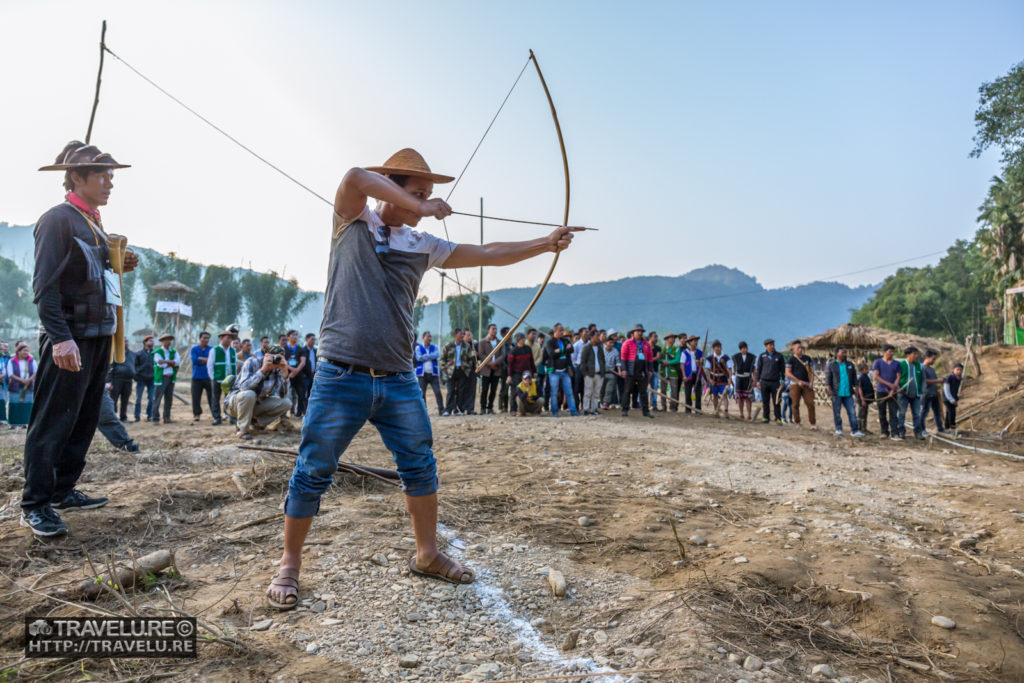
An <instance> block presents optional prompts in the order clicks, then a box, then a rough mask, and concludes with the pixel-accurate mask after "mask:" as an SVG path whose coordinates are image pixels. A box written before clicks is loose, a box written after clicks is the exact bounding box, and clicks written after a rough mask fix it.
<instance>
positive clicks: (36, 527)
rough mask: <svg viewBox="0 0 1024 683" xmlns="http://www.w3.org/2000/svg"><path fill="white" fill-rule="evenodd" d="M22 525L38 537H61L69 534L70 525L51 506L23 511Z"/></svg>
mask: <svg viewBox="0 0 1024 683" xmlns="http://www.w3.org/2000/svg"><path fill="white" fill-rule="evenodd" d="M21 525H22V526H27V527H28V528H29V529H31V530H32V533H34V534H35V535H36V536H59V535H61V534H66V533H67V532H68V525H67V524H65V523H64V522H63V521H62V520H61V518H60V515H58V514H57V513H56V512H54V511H53V508H52V507H50V506H49V505H44V506H43V507H41V508H36V509H35V510H22V512H21Z"/></svg>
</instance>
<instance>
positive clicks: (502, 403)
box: [498, 369, 510, 413]
mask: <svg viewBox="0 0 1024 683" xmlns="http://www.w3.org/2000/svg"><path fill="white" fill-rule="evenodd" d="M509 388H510V387H509V383H508V370H507V369H504V370H502V371H501V376H500V377H498V412H501V413H504V412H505V411H507V410H508V392H509Z"/></svg>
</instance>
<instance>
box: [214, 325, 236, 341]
mask: <svg viewBox="0 0 1024 683" xmlns="http://www.w3.org/2000/svg"><path fill="white" fill-rule="evenodd" d="M232 328H234V329H232ZM237 336H238V328H237V327H235V326H234V325H232V326H231V327H229V328H228V329H226V330H224V331H223V332H218V333H217V338H218V339H219V338H220V337H237Z"/></svg>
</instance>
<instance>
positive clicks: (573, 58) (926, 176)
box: [0, 1, 1024, 299]
mask: <svg viewBox="0 0 1024 683" xmlns="http://www.w3.org/2000/svg"><path fill="white" fill-rule="evenodd" d="M103 18H106V19H107V20H108V22H109V29H108V43H109V44H110V47H111V48H112V49H113V50H114V51H115V52H117V53H118V54H120V55H121V56H122V57H124V58H125V59H126V60H127V61H129V62H131V63H132V64H133V65H134V66H136V67H137V68H139V69H140V70H141V71H143V72H144V73H146V74H147V75H149V76H151V77H152V78H153V79H154V80H156V81H157V82H159V83H161V84H162V85H163V86H164V87H165V88H167V89H168V90H170V91H171V92H173V93H175V94H177V95H178V96H180V97H181V98H182V99H184V100H185V101H186V102H188V103H189V104H191V105H192V106H194V107H196V108H197V109H199V110H200V111H201V112H202V113H204V114H205V115H207V116H208V117H209V118H211V119H212V120H213V121H215V122H216V123H218V124H220V125H222V126H223V127H225V128H226V129H228V130H229V131H231V132H232V133H233V134H235V135H236V136H237V137H239V138H240V139H241V140H243V141H244V142H246V143H248V144H250V145H251V146H253V147H254V148H256V149H257V151H259V152H260V153H262V154H264V155H265V156H267V157H268V158H270V159H271V160H273V161H275V162H276V163H278V164H280V165H281V166H283V167H284V168H285V169H286V170H288V171H289V172H290V173H292V174H293V175H295V176H296V177H298V178H299V179H300V180H302V181H303V182H305V183H307V184H309V185H310V186H312V187H313V188H314V189H315V190H317V191H318V192H320V193H321V194H327V195H329V196H331V195H333V191H334V188H335V187H336V185H337V182H338V180H339V179H340V177H341V175H342V174H343V173H344V171H345V170H346V169H347V168H349V167H351V166H353V165H370V164H375V163H380V162H382V161H383V160H384V159H385V158H387V157H388V156H389V155H390V154H391V153H392V152H393V151H395V150H396V149H398V148H400V147H405V146H413V147H416V148H417V149H419V150H420V151H421V152H422V153H423V154H424V155H425V156H426V158H427V160H428V161H429V163H430V164H431V166H432V167H433V168H434V169H435V170H437V171H440V172H447V173H451V174H453V175H454V174H456V173H457V172H458V171H459V170H460V169H461V168H462V166H463V164H464V163H465V161H466V159H467V158H468V156H469V154H470V152H471V151H472V149H473V146H474V145H475V144H476V142H477V140H478V139H479V136H480V134H481V133H482V132H483V129H484V128H485V127H486V125H487V122H488V121H489V120H490V117H491V116H492V115H493V114H494V112H495V111H496V109H497V107H498V105H499V103H500V102H501V98H502V97H503V96H504V94H505V92H506V90H507V89H508V88H509V86H510V85H511V83H512V81H513V80H514V78H515V76H516V74H517V73H518V72H519V69H520V68H521V67H522V65H523V64H524V62H525V60H526V57H527V54H528V50H529V48H533V49H534V50H535V51H536V53H537V56H538V58H539V59H540V62H541V65H542V67H543V69H544V73H545V76H546V77H547V79H548V83H549V85H550V87H551V90H552V94H553V97H554V99H555V104H556V106H557V107H558V112H559V116H560V119H561V122H562V128H563V132H564V134H565V138H566V144H567V147H568V152H569V162H570V170H571V175H572V183H573V196H572V207H571V211H570V218H571V221H570V222H572V223H582V224H586V225H592V226H594V227H599V228H600V229H601V231H600V232H593V233H583V234H581V235H579V236H578V239H577V245H576V246H574V247H573V249H572V250H570V251H569V252H568V253H567V254H566V255H564V256H563V258H562V259H561V260H560V262H559V266H558V268H557V269H556V272H555V276H554V280H556V281H562V282H570V283H576V282H588V281H596V280H608V279H614V278H618V277H624V276H629V275H640V274H659V275H677V274H682V273H684V272H687V271H689V270H691V269H693V268H696V267H700V266H702V265H705V264H708V263H723V264H725V265H728V266H734V267H738V268H740V269H742V270H744V271H745V272H747V273H750V274H751V275H754V276H755V277H757V278H758V279H759V281H761V282H762V283H763V284H765V285H766V286H772V287H775V286H783V285H790V284H798V283H802V282H807V281H810V280H814V279H818V278H822V277H825V276H829V275H832V274H836V273H844V272H848V271H854V270H859V269H861V268H868V267H871V266H875V265H879V264H883V263H888V262H891V261H896V260H899V259H901V258H911V257H914V256H918V255H921V254H926V253H929V252H934V251H938V250H941V249H944V248H945V247H946V246H948V245H949V244H950V243H951V242H952V241H953V240H954V239H957V238H961V237H963V238H967V237H970V236H971V235H972V234H973V232H974V230H975V229H976V224H975V217H976V213H977V211H976V209H977V206H978V205H979V204H980V203H981V201H982V199H983V197H984V193H985V190H986V187H987V183H988V180H989V178H990V177H991V176H992V175H993V174H995V173H996V172H997V171H998V164H997V156H996V154H995V153H990V154H986V155H985V156H984V157H983V158H982V159H969V158H968V156H967V155H968V152H969V151H970V149H971V137H972V135H973V132H974V126H973V112H974V109H975V107H976V104H977V89H978V86H979V85H980V84H981V83H982V82H983V81H987V80H992V79H994V78H997V77H999V76H1000V75H1002V74H1004V73H1005V72H1006V71H1007V70H1008V69H1009V68H1010V67H1011V66H1012V65H1013V64H1015V63H1016V62H1018V61H1020V60H1021V59H1024V50H1021V47H1022V41H1021V35H1022V33H1021V29H1022V27H1024V3H1020V2H1002V3H1000V2H988V3H983V4H982V3H941V2H916V3H880V2H878V3H872V2H858V3H847V4H840V3H755V2H748V3H733V4H730V5H724V4H722V3H699V4H698V3H682V2H678V3H677V2H672V3H667V2H666V3H645V2H636V3H612V2H587V3H582V2H562V3H551V2H519V3H515V4H511V3H469V2H433V3H415V4H414V3H403V2H386V1H385V2H380V1H378V2H373V3H365V2H363V3H347V2H321V3H314V2H293V3H287V4H285V3H273V2H245V3H242V2H212V3H211V2H206V3H198V2H188V1H184V2H175V3H132V2H109V3H108V2H94V3H70V2H68V3H64V2H45V1H40V2H33V3H24V2H0V59H3V60H4V63H5V64H7V65H11V64H16V65H17V66H18V68H5V69H3V71H2V72H0V87H2V88H3V92H4V93H5V95H6V97H5V101H6V103H7V104H6V106H5V107H4V115H3V116H4V120H5V125H4V126H3V130H4V134H3V138H4V148H5V153H6V156H7V159H6V160H5V163H4V164H3V165H2V167H0V220H7V221H10V222H14V223H28V222H32V221H33V220H34V219H35V218H36V217H37V216H38V215H39V214H40V213H41V212H42V211H43V210H45V209H46V208H47V207H48V206H50V205H52V204H53V203H56V201H58V200H59V199H60V191H59V178H58V176H57V174H42V173H36V172H35V171H34V169H35V168H36V167H37V166H40V165H42V164H44V163H47V162H49V161H50V160H51V158H52V157H53V156H54V155H55V154H56V152H57V151H58V150H59V149H60V148H61V146H62V145H63V143H64V142H66V141H67V140H68V139H71V138H72V137H81V136H84V129H85V125H86V123H87V121H88V112H89V106H90V104H91V98H92V90H93V86H94V78H95V68H96V50H95V45H96V42H97V38H98V30H99V23H100V20H101V19H103ZM94 142H96V143H98V144H99V145H100V146H101V147H103V148H104V149H105V150H109V151H111V152H112V153H113V154H114V155H115V156H116V157H118V158H119V159H123V160H125V161H127V162H129V163H133V164H135V167H134V168H132V169H129V170H125V171H122V172H120V173H119V174H118V177H117V180H116V182H117V188H116V189H115V195H114V197H113V199H112V202H111V205H110V206H109V207H108V209H107V211H106V213H105V214H104V215H105V221H106V222H107V225H108V227H109V228H110V229H111V230H112V231H116V232H121V233H124V234H126V235H128V237H129V238H130V240H131V241H133V242H134V243H136V244H140V245H143V246H147V247H152V248H156V249H160V250H162V251H175V252H177V253H178V254H179V255H183V256H187V257H189V258H193V259H195V260H199V261H202V262H207V263H225V264H228V265H252V267H255V268H258V269H261V270H265V269H274V270H277V271H279V272H280V271H281V270H282V269H284V270H285V271H286V272H287V274H289V275H295V276H296V277H298V279H299V281H300V283H301V284H302V285H303V286H305V287H308V288H322V287H323V286H324V283H325V279H326V261H327V250H328V247H329V231H330V216H329V214H328V211H329V209H328V208H327V207H326V206H324V205H322V204H321V203H320V202H319V201H318V200H316V199H314V198H312V197H310V196H309V195H307V194H305V193H304V192H303V191H301V190H299V189H298V188H295V187H294V186H292V185H290V184H289V183H287V181H285V180H284V179H282V178H280V177H278V176H276V175H275V174H273V173H272V172H271V171H269V170H268V169H266V168H264V167H262V166H260V165H259V164H257V163H256V162H255V161H254V160H252V159H251V158H250V157H248V156H247V155H245V154H244V153H243V152H241V151H239V150H238V149H237V148H234V147H233V146H232V145H231V144H230V143H228V142H227V141H225V140H223V139H222V138H220V137H219V136H217V134H216V133H214V132H213V131H211V130H209V129H208V128H206V127H204V126H203V125H202V124H201V123H199V122H198V121H196V120H195V119H194V118H192V117H191V116H190V115H188V114H187V113H185V112H184V111H182V110H180V109H178V108H177V107H176V105H174V104H172V103H171V102H170V101H169V100H167V99H165V98H164V97H163V96H162V95H160V94H158V93H156V92H155V91H154V90H152V88H151V87H150V86H148V85H146V84H145V83H143V82H141V81H140V80H139V79H138V78H137V77H136V76H134V75H132V74H131V73H129V72H128V71H127V70H126V69H125V68H124V66H123V65H122V64H119V63H117V62H116V61H114V60H111V59H109V58H108V60H107V66H106V69H105V72H104V84H103V95H102V100H101V103H100V109H99V113H98V118H97V124H96V130H95V132H94ZM439 189H440V188H439ZM444 192H446V190H444ZM481 196H483V197H484V203H485V209H486V212H487V213H489V214H492V215H497V216H510V217H520V218H528V219H537V220H544V221H556V220H558V219H559V218H560V216H561V207H562V174H561V162H560V157H559V154H558V145H557V142H556V139H555V134H554V129H553V126H552V123H551V118H550V115H549V113H548V111H547V104H546V101H545V99H544V95H543V92H542V90H541V88H540V85H539V83H538V81H537V78H536V75H535V74H534V73H533V72H532V70H531V71H529V72H527V73H526V74H525V75H524V77H523V79H522V81H521V82H520V84H519V86H518V88H517V89H516V91H515V93H514V94H513V95H512V97H511V99H510V100H509V104H508V105H507V106H506V108H505V110H504V111H503V113H502V114H501V117H500V118H499V119H498V122H497V124H496V125H495V127H494V129H493V130H492V131H491V133H490V135H489V136H488V138H487V139H486V141H485V142H484V144H483V147H482V148H481V150H480V152H479V154H478V156H477V158H476V160H475V161H474V162H473V164H472V166H471V167H470V169H469V171H468V173H467V174H466V176H465V178H464V179H463V181H462V182H461V184H460V185H459V187H458V189H457V190H456V192H455V194H454V196H453V197H452V204H453V205H454V206H455V208H456V209H459V210H463V211H475V210H477V207H478V204H479V198H480V197H481ZM421 227H422V228H425V229H427V230H430V231H432V232H436V233H437V234H440V235H442V236H443V235H444V231H443V228H442V226H441V224H440V223H437V222H434V221H432V220H425V221H424V222H423V223H421ZM448 228H449V231H450V233H451V237H452V239H454V240H456V241H475V240H477V239H478V238H479V228H478V225H477V222H476V221H475V220H474V219H468V218H461V219H460V218H453V219H452V220H450V221H449V222H448ZM486 231H487V236H488V238H489V239H517V238H527V237H533V236H537V235H539V234H541V233H542V229H536V228H531V227H527V226H510V225H502V224H497V223H489V224H488V225H487V227H486ZM549 260H550V259H549V258H548V257H541V258H540V259H537V260H536V262H531V263H526V264H521V265H517V266H513V267H509V268H503V269H489V270H488V271H486V273H485V285H486V286H487V288H488V289H490V288H494V287H499V286H526V285H533V284H536V283H537V282H539V281H540V279H541V278H542V277H543V274H544V273H545V272H546V270H547V266H548V263H549ZM935 260H936V259H935V258H932V259H925V260H922V261H918V262H915V264H923V263H927V262H929V261H931V262H934V261H935ZM892 270H894V268H889V269H881V270H875V271H871V272H869V273H864V274H861V275H857V276H852V277H847V278H843V281H846V282H849V283H851V284H860V283H865V282H876V281H880V280H881V279H882V278H883V277H884V276H885V275H886V274H888V273H889V272H891V271H892ZM461 278H462V281H463V282H464V283H475V282H476V281H477V274H476V272H475V271H473V272H466V273H462V274H461ZM437 291H438V278H437V276H436V275H428V277H427V278H426V279H425V281H424V285H423V293H425V294H427V295H428V296H430V297H431V298H432V299H433V298H435V297H436V296H437Z"/></svg>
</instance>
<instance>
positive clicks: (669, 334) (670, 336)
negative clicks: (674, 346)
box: [662, 332, 679, 339]
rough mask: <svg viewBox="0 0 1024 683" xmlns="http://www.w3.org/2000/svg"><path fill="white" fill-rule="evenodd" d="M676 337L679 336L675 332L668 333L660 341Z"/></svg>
mask: <svg viewBox="0 0 1024 683" xmlns="http://www.w3.org/2000/svg"><path fill="white" fill-rule="evenodd" d="M678 336H679V335H678V334H676V333H675V332H669V333H668V334H666V335H665V336H664V337H662V339H675V338H676V337H678Z"/></svg>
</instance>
